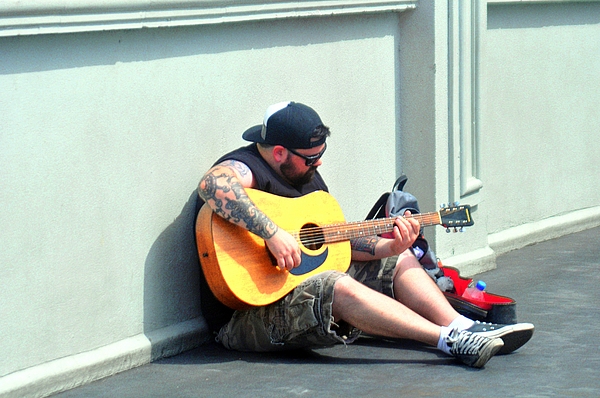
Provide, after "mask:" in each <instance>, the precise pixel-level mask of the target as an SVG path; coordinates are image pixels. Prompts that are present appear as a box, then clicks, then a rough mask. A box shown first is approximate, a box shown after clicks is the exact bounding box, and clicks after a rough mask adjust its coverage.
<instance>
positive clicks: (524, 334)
mask: <svg viewBox="0 0 600 398" xmlns="http://www.w3.org/2000/svg"><path fill="white" fill-rule="evenodd" d="M533 329H534V326H533V325H532V324H531V323H515V324H514V325H498V324H496V323H486V322H479V321H475V324H474V325H473V326H471V327H470V328H468V329H467V331H468V332H471V333H477V334H479V335H482V336H485V337H489V338H501V339H502V341H503V342H504V347H502V349H500V351H498V355H504V354H510V353H511V352H513V351H515V350H517V349H519V348H520V347H522V346H523V344H525V343H527V342H528V341H529V339H530V338H531V336H533Z"/></svg>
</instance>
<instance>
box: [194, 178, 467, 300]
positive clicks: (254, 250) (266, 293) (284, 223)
mask: <svg viewBox="0 0 600 398" xmlns="http://www.w3.org/2000/svg"><path fill="white" fill-rule="evenodd" d="M246 192H247V193H248V196H249V197H250V199H251V200H252V201H253V202H254V203H255V204H256V205H257V206H258V207H259V208H260V209H261V210H262V211H263V212H264V213H265V214H267V215H268V216H269V217H270V218H271V220H273V221H274V222H275V223H276V224H277V225H278V226H279V227H280V228H283V229H284V230H286V231H288V232H289V233H290V234H291V235H292V236H294V237H295V238H296V240H297V241H298V242H299V245H300V248H301V251H302V253H301V258H302V261H301V263H300V265H299V266H298V267H296V268H294V269H293V270H291V271H286V270H281V269H280V268H279V267H277V266H276V262H275V261H274V258H273V256H272V255H271V253H270V251H269V250H268V248H267V246H266V243H265V241H264V240H263V239H262V238H260V237H259V236H257V235H255V234H253V233H251V232H249V231H247V230H246V229H244V228H242V227H239V226H237V225H235V224H232V223H230V222H229V221H226V220H225V219H223V218H222V217H220V216H218V215H216V214H215V213H214V212H213V211H212V209H211V208H210V207H209V206H208V205H206V204H205V205H204V206H203V207H202V209H201V210H200V212H199V213H198V218H197V220H196V242H197V245H198V254H199V256H200V263H201V265H202V270H203V272H204V275H205V278H206V281H207V282H208V285H209V287H210V289H211V290H212V292H213V294H214V295H215V296H216V298H217V299H218V300H220V301H221V302H222V303H223V304H225V305H227V306H228V307H230V308H233V309H249V308H251V307H255V306H263V305H267V304H271V303H273V302H275V301H277V300H279V299H281V298H283V297H284V296H285V295H286V294H288V293H289V292H290V291H291V290H292V289H294V288H295V287H296V286H297V285H299V284H300V283H302V282H303V281H304V280H306V279H307V278H310V277H311V276H313V275H315V274H317V273H320V272H323V271H327V270H336V271H340V272H346V271H347V270H348V267H349V266H350V256H351V250H350V240H351V239H354V238H359V237H362V236H374V235H380V234H383V233H389V232H391V231H393V228H394V218H380V219H374V220H367V221H356V222H345V220H344V215H343V213H342V210H341V208H340V206H339V204H338V203H337V201H336V200H335V199H334V198H333V196H331V195H330V194H329V193H327V192H324V191H316V192H312V193H310V194H308V195H304V196H301V197H299V198H284V197H281V196H276V195H272V194H269V193H265V192H262V191H259V190H255V189H246ZM411 217H414V218H416V219H417V220H419V222H420V223H421V225H422V226H429V225H443V226H445V227H448V228H459V227H463V226H470V225H473V220H472V219H471V215H470V207H469V206H468V205H461V206H454V207H445V208H442V209H440V210H439V211H437V212H433V213H421V214H414V215H412V216H411Z"/></svg>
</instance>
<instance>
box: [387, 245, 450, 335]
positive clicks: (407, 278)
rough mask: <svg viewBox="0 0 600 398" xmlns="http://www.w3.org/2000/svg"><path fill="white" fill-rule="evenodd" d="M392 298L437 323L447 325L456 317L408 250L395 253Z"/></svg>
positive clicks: (444, 298) (442, 295) (439, 291)
mask: <svg viewBox="0 0 600 398" xmlns="http://www.w3.org/2000/svg"><path fill="white" fill-rule="evenodd" d="M394 296H395V298H396V300H398V301H399V302H401V303H402V304H404V305H405V306H407V307H408V308H410V309H411V310H413V311H414V312H416V313H417V314H419V315H421V316H423V317H424V318H426V319H428V320H430V321H431V322H432V323H434V324H436V325H439V326H448V325H450V323H451V322H452V321H454V320H455V319H457V318H458V317H459V315H460V314H459V313H458V312H456V310H455V309H454V308H453V307H452V306H451V305H450V303H449V302H448V300H447V299H446V297H445V296H444V294H443V293H442V292H441V290H440V289H439V288H438V287H437V285H436V284H435V283H434V282H433V280H432V279H431V277H430V276H429V275H427V273H426V272H425V271H424V270H423V267H422V266H421V264H419V261H418V260H417V258H416V257H415V256H414V255H413V254H412V253H411V252H409V251H406V252H404V253H402V254H400V256H398V261H397V262H396V269H395V271H394Z"/></svg>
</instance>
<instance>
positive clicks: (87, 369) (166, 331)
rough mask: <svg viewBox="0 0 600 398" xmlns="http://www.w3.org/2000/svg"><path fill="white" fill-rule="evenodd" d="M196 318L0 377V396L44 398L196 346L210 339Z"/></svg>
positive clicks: (199, 320) (202, 320) (204, 324)
mask: <svg viewBox="0 0 600 398" xmlns="http://www.w3.org/2000/svg"><path fill="white" fill-rule="evenodd" d="M209 336H210V334H209V332H208V328H207V326H206V323H205V321H204V319H202V318H195V319H192V320H189V321H186V322H182V323H178V324H176V325H171V326H168V327H165V328H163V329H159V330H156V331H153V332H149V333H147V334H144V333H140V334H138V335H136V336H132V337H129V338H126V339H124V340H121V341H118V342H116V343H112V344H109V345H107V346H104V347H100V348H97V349H95V350H91V351H87V352H83V353H80V354H76V355H71V356H68V357H65V358H60V359H56V360H53V361H50V362H47V363H43V364H40V365H36V366H32V367H30V368H27V369H23V370H20V371H17V372H14V373H11V374H8V375H6V376H4V377H2V378H0V397H3V398H9V397H10V398H12V397H15V398H17V397H25V396H26V397H46V396H49V395H51V394H56V393H59V392H62V391H67V390H70V389H72V388H76V387H79V386H82V385H84V384H88V383H91V382H93V381H97V380H100V379H103V378H105V377H109V376H112V375H114V374H117V373H119V372H123V371H125V370H129V369H133V368H135V367H138V366H141V365H145V364H147V363H150V362H151V361H154V360H157V359H160V358H165V357H169V356H173V355H177V354H179V353H181V352H183V351H186V350H190V349H192V348H195V347H197V346H199V345H201V344H203V343H204V342H206V341H207V340H208V338H209Z"/></svg>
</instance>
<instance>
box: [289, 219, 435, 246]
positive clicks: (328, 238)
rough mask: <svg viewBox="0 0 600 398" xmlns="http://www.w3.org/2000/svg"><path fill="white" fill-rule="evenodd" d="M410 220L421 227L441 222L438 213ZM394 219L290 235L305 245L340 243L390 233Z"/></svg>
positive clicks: (335, 225)
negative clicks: (415, 220)
mask: <svg viewBox="0 0 600 398" xmlns="http://www.w3.org/2000/svg"><path fill="white" fill-rule="evenodd" d="M411 218H415V219H417V220H418V221H419V222H420V223H421V224H422V225H423V226H429V225H437V224H440V222H441V221H440V217H439V214H438V213H425V214H415V215H413V216H411ZM394 219H395V218H393V217H391V218H382V219H376V220H366V221H354V222H350V223H341V224H331V225H325V226H322V227H319V226H317V227H308V228H304V229H302V230H301V231H294V232H292V235H293V236H294V237H295V238H296V239H297V240H300V241H301V242H302V243H303V244H305V245H319V244H325V243H334V242H341V241H345V240H348V239H352V238H357V237H361V236H372V235H379V234H382V233H386V232H391V231H392V230H393V228H394V225H395V224H394ZM365 231H366V232H365Z"/></svg>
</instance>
